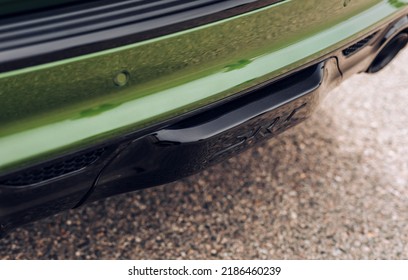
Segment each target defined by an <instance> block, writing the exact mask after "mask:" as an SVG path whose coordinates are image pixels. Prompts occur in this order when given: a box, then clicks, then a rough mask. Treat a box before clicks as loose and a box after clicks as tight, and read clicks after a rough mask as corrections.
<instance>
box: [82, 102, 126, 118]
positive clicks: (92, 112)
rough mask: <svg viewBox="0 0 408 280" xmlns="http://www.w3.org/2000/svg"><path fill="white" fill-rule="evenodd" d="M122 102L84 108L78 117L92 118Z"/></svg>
mask: <svg viewBox="0 0 408 280" xmlns="http://www.w3.org/2000/svg"><path fill="white" fill-rule="evenodd" d="M119 105H120V104H102V105H100V106H98V107H95V108H89V109H86V110H83V111H81V112H80V113H79V117H78V118H90V117H93V116H96V115H99V114H102V113H103V112H106V111H109V110H112V109H114V108H116V107H118V106H119Z"/></svg>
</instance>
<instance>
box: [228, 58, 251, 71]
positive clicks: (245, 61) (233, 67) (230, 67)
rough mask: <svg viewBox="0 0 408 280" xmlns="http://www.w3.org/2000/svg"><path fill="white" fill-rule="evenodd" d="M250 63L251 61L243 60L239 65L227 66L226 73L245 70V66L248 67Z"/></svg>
mask: <svg viewBox="0 0 408 280" xmlns="http://www.w3.org/2000/svg"><path fill="white" fill-rule="evenodd" d="M250 63H251V61H250V60H249V59H241V60H240V61H238V62H237V63H234V64H230V65H227V66H225V68H226V71H227V72H229V71H234V70H237V69H241V68H244V67H245V66H247V65H248V64H250Z"/></svg>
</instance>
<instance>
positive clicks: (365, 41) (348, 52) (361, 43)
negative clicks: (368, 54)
mask: <svg viewBox="0 0 408 280" xmlns="http://www.w3.org/2000/svg"><path fill="white" fill-rule="evenodd" d="M376 34H377V33H374V34H371V35H370V36H367V37H365V38H364V39H362V40H360V41H358V42H357V43H355V44H353V45H351V46H350V47H348V48H346V49H344V50H343V55H344V56H352V55H353V54H355V53H357V52H358V51H360V50H362V49H363V48H364V47H366V46H367V45H368V44H369V43H370V41H371V40H372V39H373V38H374V37H375V35H376Z"/></svg>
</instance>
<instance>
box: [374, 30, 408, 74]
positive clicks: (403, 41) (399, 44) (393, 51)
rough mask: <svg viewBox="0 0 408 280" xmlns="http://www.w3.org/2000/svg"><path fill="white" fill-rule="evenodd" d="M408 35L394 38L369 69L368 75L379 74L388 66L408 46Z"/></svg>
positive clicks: (404, 34) (401, 34)
mask: <svg viewBox="0 0 408 280" xmlns="http://www.w3.org/2000/svg"><path fill="white" fill-rule="evenodd" d="M407 43H408V33H400V34H398V35H396V36H395V37H394V38H392V39H391V40H390V41H389V42H388V43H387V44H386V45H385V47H384V48H383V49H382V50H381V51H380V53H379V54H378V55H377V57H376V58H375V59H374V61H373V63H371V65H370V67H369V68H368V70H367V72H368V73H377V72H378V71H380V70H382V69H383V68H384V67H385V66H387V65H388V64H389V63H390V62H391V61H392V60H393V59H394V58H395V57H396V56H397V54H398V53H399V52H400V51H401V50H402V49H403V48H404V47H405V46H406V45H407Z"/></svg>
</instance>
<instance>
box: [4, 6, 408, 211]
mask: <svg viewBox="0 0 408 280" xmlns="http://www.w3.org/2000/svg"><path fill="white" fill-rule="evenodd" d="M69 2H75V1H74V0H66V1H28V0H27V1H19V2H18V1H17V4H16V2H15V1H8V0H1V1H0V7H3V8H2V9H0V10H1V14H0V16H2V15H5V16H10V15H12V14H14V13H23V12H30V11H31V10H35V9H36V8H44V7H45V6H47V5H55V4H56V3H57V4H69ZM27 3H36V4H35V5H38V6H27V5H26V4H27ZM407 14H408V1H405V0H400V1H394V0H389V1H383V0H325V1H318V0H291V1H279V2H277V3H274V4H271V5H268V6H266V7H262V8H259V9H256V10H253V11H249V12H245V13H242V14H239V15H234V16H232V17H228V18H226V19H222V20H217V21H214V22H211V23H207V24H205V25H200V26H196V27H193V28H188V29H186V30H180V31H177V32H174V33H171V34H167V35H164V36H159V37H156V38H150V39H147V40H142V41H139V42H134V43H131V44H126V45H123V46H119V47H115V48H111V49H106V50H101V51H97V52H94V53H88V54H83V55H78V56H74V57H70V58H65V59H62V60H57V61H52V62H46V63H43V64H41V63H40V64H37V65H33V66H28V67H19V68H18V69H13V70H8V71H2V72H0V104H1V110H0V175H1V174H8V173H10V172H14V171H15V170H23V169H24V168H26V167H30V166H33V165H35V164H38V163H42V162H46V161H47V160H51V159H55V158H58V157H59V156H61V155H66V154H70V153H75V152H77V151H80V150H84V149H87V148H89V147H92V146H95V145H100V144H103V143H105V142H108V141H112V140H114V139H118V138H120V137H124V136H126V135H128V134H129V133H132V132H134V131H137V130H140V129H144V128H147V127H149V126H152V125H155V124H158V123H161V122H164V121H166V120H169V119H172V118H175V117H180V116H183V115H184V114H187V113H189V112H193V111H194V110H197V109H200V108H202V107H205V106H207V105H209V104H213V103H215V102H218V101H220V100H223V99H225V98H227V97H231V96H234V95H235V94H237V93H239V92H242V91H245V90H246V89H249V88H252V87H255V86H257V85H259V84H262V83H264V82H266V81H269V80H273V79H277V78H279V77H283V76H285V75H287V74H288V73H291V72H293V71H296V70H299V69H303V68H305V67H307V66H309V65H312V64H314V63H317V62H320V61H323V60H327V59H330V58H333V57H334V55H333V53H336V52H340V51H341V50H342V49H344V48H345V47H347V46H349V45H351V44H353V43H355V42H357V41H359V40H360V39H362V38H364V37H365V36H367V35H369V34H372V33H375V32H379V31H378V30H382V28H384V27H386V26H388V25H390V24H391V23H392V22H395V21H397V20H398V19H400V18H402V17H404V16H406V15H407ZM11 51H12V50H10V51H9V50H6V51H4V52H3V53H1V52H0V59H1V56H3V57H6V56H7V55H8V52H11ZM337 60H338V67H339V68H340V73H341V74H342V77H341V78H340V80H341V79H344V78H347V76H348V73H349V72H348V71H346V70H348V69H349V68H350V69H351V66H349V64H347V63H346V62H344V63H343V61H342V60H340V59H337ZM342 63H343V65H342ZM366 66H367V65H366V64H364V63H363V66H362V67H361V69H358V71H354V72H360V71H363V70H366V69H363V68H364V67H366ZM351 72H353V71H350V74H351ZM0 216H1V215H0Z"/></svg>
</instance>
